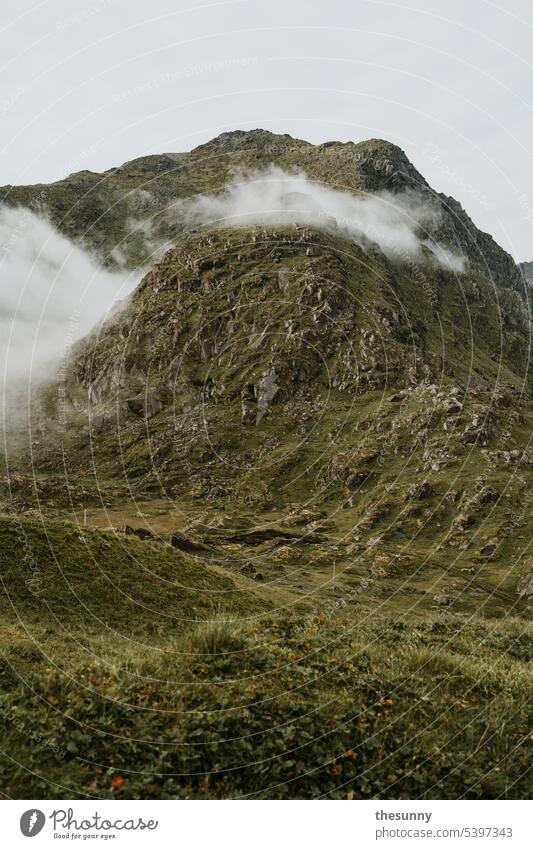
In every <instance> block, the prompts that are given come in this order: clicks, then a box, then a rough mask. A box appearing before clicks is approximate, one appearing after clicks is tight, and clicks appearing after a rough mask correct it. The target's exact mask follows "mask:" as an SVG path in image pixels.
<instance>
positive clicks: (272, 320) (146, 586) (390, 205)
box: [0, 130, 533, 799]
mask: <svg viewBox="0 0 533 849" xmlns="http://www.w3.org/2000/svg"><path fill="white" fill-rule="evenodd" d="M0 197H1V199H2V203H3V206H2V207H1V208H0V236H1V241H2V243H3V245H4V250H3V254H2V261H1V264H0V320H1V322H2V329H3V336H2V339H3V341H2V343H1V345H2V347H0V358H2V363H3V368H4V369H5V373H6V375H7V376H8V378H9V379H11V380H12V381H13V383H14V384H16V385H20V384H21V383H22V379H23V378H25V377H26V376H27V375H28V373H29V371H30V370H31V373H32V375H33V374H34V372H35V370H36V369H37V373H38V375H39V380H38V381H37V382H35V385H33V386H32V391H31V392H30V393H28V394H27V397H26V398H25V400H24V403H22V404H21V402H20V400H16V399H15V400H13V402H12V410H13V416H11V417H8V420H7V422H6V426H5V433H4V453H3V465H2V470H1V475H0V551H1V553H2V557H3V559H4V562H5V566H4V567H3V574H2V580H3V585H4V587H5V588H6V596H5V597H3V598H4V601H3V605H4V606H3V609H2V613H3V616H4V621H5V622H6V623H7V625H6V627H9V628H10V629H11V631H10V634H11V633H12V634H13V635H14V636H10V637H9V639H10V640H11V643H9V646H10V648H9V651H10V652H11V655H12V656H15V655H17V653H18V655H17V656H21V657H23V659H24V663H26V664H27V667H28V670H29V671H30V672H31V674H32V675H33V678H32V682H33V685H32V686H33V690H32V695H31V697H30V698H29V699H28V698H26V699H25V700H24V699H23V697H22V696H21V694H20V692H19V690H20V687H19V685H18V679H15V678H14V677H13V676H11V677H10V675H9V670H8V669H7V667H6V670H5V678H6V681H7V685H6V686H7V692H8V696H9V698H10V700H11V701H10V704H11V705H15V707H16V710H17V711H18V713H17V716H18V715H20V716H22V717H25V721H29V717H30V716H32V717H37V719H38V722H40V723H41V724H46V727H47V729H48V732H49V734H50V738H51V739H52V740H53V741H58V745H59V744H60V743H61V741H65V740H67V741H68V744H67V743H65V755H64V757H63V758H59V759H58V758H57V757H55V758H54V757H53V756H52V754H51V753H50V751H49V749H47V748H46V747H43V746H41V747H35V746H32V747H31V746H30V744H29V743H28V741H27V740H26V739H23V740H22V741H21V740H20V739H18V738H16V734H15V732H16V731H17V728H14V727H13V725H10V726H9V728H8V730H7V734H8V737H9V740H8V743H9V745H10V746H11V749H10V750H12V751H18V752H20V758H21V759H23V761H24V762H25V763H26V762H28V763H29V762H31V763H32V764H33V767H34V768H33V772H32V776H33V775H39V770H41V771H42V770H45V769H46V770H47V774H48V775H51V776H52V778H53V780H54V781H56V782H57V786H59V787H60V788H62V787H64V786H66V787H67V789H70V787H71V786H72V787H75V788H76V790H79V792H80V793H83V794H86V795H87V794H89V795H97V796H103V797H105V798H108V797H109V798H114V797H115V796H114V794H116V792H117V791H116V788H117V786H120V787H126V788H127V793H128V794H131V798H141V797H148V798H206V797H207V798H228V797H231V798H236V797H243V796H244V797H245V796H250V795H254V796H257V797H259V798H271V797H276V798H286V797H287V795H288V794H290V796H291V797H293V798H309V797H315V796H319V795H320V796H322V795H327V794H329V795H331V796H332V797H334V798H346V793H347V791H346V787H348V786H349V787H350V790H349V792H350V793H352V796H349V797H348V798H352V797H353V794H355V795H356V797H357V798H372V799H375V798H383V797H387V798H398V799H405V798H415V797H416V798H420V796H421V794H422V793H423V794H426V795H427V797H428V798H433V797H434V798H459V797H461V798H480V797H484V798H498V797H500V796H502V795H505V794H507V793H508V791H509V788H513V792H514V793H516V794H517V796H518V797H521V798H522V797H523V798H525V797H526V796H527V794H528V778H527V766H528V753H527V751H526V748H525V741H526V740H527V736H528V729H529V727H530V715H531V699H530V696H529V687H530V677H529V671H528V669H527V661H528V658H529V657H530V646H531V641H530V634H529V631H530V628H531V626H530V624H529V620H530V618H531V603H532V599H533V560H532V558H531V555H530V552H529V550H528V544H527V542H528V540H530V539H531V536H532V533H533V518H532V515H533V514H532V512H531V472H532V468H533V452H532V447H531V434H532V425H533V413H532V404H531V401H532V389H533V384H532V373H531V320H530V306H531V304H530V287H529V283H528V275H529V268H528V267H525V266H524V265H523V266H521V267H519V266H517V265H516V264H515V262H514V261H513V259H512V257H511V256H509V254H507V253H506V252H505V251H504V250H503V249H502V248H501V247H500V246H499V245H497V244H496V243H495V242H494V240H493V239H492V237H491V236H490V235H488V234H486V233H483V232H481V231H479V230H478V229H477V228H476V226H475V224H474V223H473V222H472V221H471V220H470V218H469V217H468V215H467V214H466V213H465V211H464V210H463V209H462V208H461V206H460V204H459V203H458V202H457V201H455V200H454V199H453V198H451V197H447V196H444V195H442V194H439V193H436V192H434V191H433V190H432V188H431V187H430V186H429V185H428V183H427V182H426V180H425V179H424V177H423V176H422V175H421V174H420V173H419V172H418V171H417V169H416V168H415V167H414V166H413V165H412V164H411V163H410V162H409V161H408V159H407V157H406V156H405V154H404V153H403V152H402V151H401V150H400V148H398V147H397V146H395V145H392V144H390V143H389V142H386V141H382V140H369V141H366V142H361V143H359V144H352V143H347V144H341V143H338V142H330V143H326V144H322V145H312V144H309V143H308V142H305V141H302V140H298V139H293V138H291V137H290V136H286V135H281V136H276V135H273V134H271V133H267V132H265V131H263V130H254V131H251V132H244V131H243V132H241V131H237V132H232V133H224V134H222V135H221V136H218V137H217V138H215V139H213V140H212V141H211V142H209V143H208V144H205V145H202V146H200V147H198V148H196V149H195V150H193V151H191V152H190V153H183V154H161V155H154V156H146V157H142V158H139V159H136V160H133V161H132V162H128V163H125V164H124V165H121V166H119V167H116V168H112V169H110V170H109V171H106V172H105V173H102V174H95V173H92V172H87V171H84V172H79V173H76V174H72V175H70V176H69V177H67V178H65V179H64V180H61V181H59V182H57V183H54V184H52V185H49V186H19V187H14V186H8V187H4V188H3V189H2V190H1V191H0ZM58 358H59V359H60V365H59V367H57V366H55V365H54V362H56V363H57V361H58ZM41 366H42V368H41ZM32 383H33V381H32ZM15 414H16V415H15ZM21 618H22V621H24V623H25V628H26V631H27V632H29V633H30V634H31V635H35V639H36V640H37V641H38V644H39V645H42V646H44V647H45V650H46V654H45V650H44V649H43V655H42V656H41V655H38V656H35V653H34V654H31V652H30V651H29V649H28V648H27V647H25V645H24V646H23V647H22V648H21V645H19V642H20V641H22V640H23V639H26V637H27V633H26V637H24V635H23V634H22V632H20V633H19V630H18V629H20V619H21ZM24 652H25V653H24ZM1 671H2V670H0V672H1ZM79 682H82V683H81V685H80V686H79ZM206 684H207V685H208V686H205V685H206ZM89 689H90V692H91V695H90V698H86V696H85V693H86V691H88V690H89ZM56 708H57V710H56ZM132 708H134V709H132ZM45 714H46V715H45ZM87 726H89V727H90V728H91V733H90V734H86V733H85V731H83V730H82V731H80V728H81V729H84V728H86V727H87ZM117 729H120V735H117V733H116V731H117ZM154 740H155V741H157V742H156V744H153V741H154ZM250 740H251V741H252V742H250ZM147 741H148V742H147ZM480 741H483V745H480ZM54 745H56V743H55V742H54ZM332 752H333V754H332ZM95 763H96V764H100V765H101V764H104V765H105V766H97V767H95V766H94V764H95ZM109 764H119V768H120V770H121V777H122V772H124V774H125V775H127V778H122V783H120V782H119V784H118V785H117V783H116V782H115V784H114V785H113V783H112V782H113V781H114V780H115V779H112V780H111V785H110V767H109V766H108V765H109ZM258 764H261V769H260V770H259V771H258V768H257V765H258ZM6 772H8V774H9V777H8V780H7V785H6V787H7V789H6V792H9V793H10V794H11V795H14V796H16V794H17V792H18V790H17V788H18V781H19V777H18V774H17V773H16V771H15V770H13V769H12V768H11V767H10V768H9V770H7V768H6ZM25 780H26V781H29V782H30V784H31V788H32V791H33V796H34V797H36V798H38V797H39V793H40V792H41V793H42V792H45V791H44V790H43V789H42V788H41V787H40V785H39V783H38V780H37V779H35V780H34V778H33V777H31V778H30V779H25ZM124 782H127V783H124ZM428 787H430V790H429V791H428V790H427V788H428ZM287 788H289V789H287ZM59 792H63V791H62V790H61V789H60V791H59ZM65 792H67V791H65Z"/></svg>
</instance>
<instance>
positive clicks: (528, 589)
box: [516, 572, 533, 598]
mask: <svg viewBox="0 0 533 849" xmlns="http://www.w3.org/2000/svg"><path fill="white" fill-rule="evenodd" d="M516 591H517V593H518V595H519V596H521V597H522V598H531V597H532V596H533V572H530V573H529V574H527V575H522V577H521V578H520V580H519V581H518V583H517V585H516Z"/></svg>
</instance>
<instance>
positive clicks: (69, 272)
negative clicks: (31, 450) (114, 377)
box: [0, 206, 139, 407]
mask: <svg viewBox="0 0 533 849" xmlns="http://www.w3.org/2000/svg"><path fill="white" fill-rule="evenodd" d="M138 280H139V274H138V273H136V274H135V275H131V274H130V275H128V274H126V273H123V272H111V271H107V270H106V269H104V268H102V267H101V265H99V264H98V263H97V261H96V260H94V259H93V258H92V257H91V256H90V255H89V254H88V253H87V252H86V251H84V250H82V249H81V248H80V247H78V246H77V245H75V244H74V243H73V242H71V241H70V240H69V239H67V238H65V236H62V235H61V234H60V233H58V231H57V230H56V229H55V228H54V227H53V226H52V225H51V224H50V223H49V222H48V221H46V220H45V219H43V218H41V217H39V216H37V215H36V214H35V213H33V212H30V211H29V210H27V209H23V208H16V209H11V208H8V207H5V206H4V207H0V388H1V390H2V391H1V396H0V398H1V404H0V405H1V406H2V407H3V406H4V401H5V398H6V396H7V397H9V396H10V395H11V393H12V392H13V391H24V390H27V389H28V386H29V383H30V381H31V384H32V385H35V384H36V383H38V382H41V381H43V380H46V379H50V378H51V377H52V376H53V374H54V370H55V368H56V367H57V364H58V362H59V361H60V358H61V356H62V355H63V354H64V353H65V351H66V350H68V348H69V346H70V345H71V344H72V343H74V342H76V341H77V340H78V339H80V338H81V337H82V336H84V335H85V334H86V333H88V332H89V330H91V329H92V328H93V327H94V326H95V325H96V324H97V323H98V322H99V321H101V320H102V319H104V318H105V317H106V316H107V315H108V314H109V312H110V311H111V310H112V309H113V307H114V305H115V304H116V302H117V300H120V299H123V298H125V297H127V296H128V295H129V293H130V292H131V291H132V290H133V289H134V287H135V286H136V285H137V283H138Z"/></svg>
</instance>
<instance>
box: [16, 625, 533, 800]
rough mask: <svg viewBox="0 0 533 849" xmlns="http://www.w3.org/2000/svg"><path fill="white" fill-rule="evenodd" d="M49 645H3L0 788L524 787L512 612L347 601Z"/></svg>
mask: <svg viewBox="0 0 533 849" xmlns="http://www.w3.org/2000/svg"><path fill="white" fill-rule="evenodd" d="M331 612H333V611H331ZM50 639H51V638H45V637H43V639H42V640H41V642H40V645H39V648H38V649H37V648H35V647H33V646H32V645H31V643H29V642H28V641H25V640H23V639H21V638H20V637H18V638H14V637H11V638H9V637H6V638H4V641H3V642H4V647H5V650H6V651H7V655H8V660H7V662H4V666H3V677H4V682H5V679H6V678H7V679H8V681H9V684H8V687H7V689H6V690H4V695H3V696H2V698H1V707H2V712H1V716H2V721H3V723H4V726H5V730H4V732H3V748H4V750H5V751H6V752H8V753H9V755H10V758H12V759H13V760H11V759H10V758H0V776H1V777H2V789H3V792H5V793H7V794H8V795H11V796H15V797H18V796H24V795H26V796H28V795H29V796H32V797H35V798H40V797H44V798H46V797H49V796H53V797H64V798H68V797H72V796H97V797H104V798H113V797H117V798H119V797H120V798H206V797H207V798H228V797H229V798H240V797H243V796H244V797H253V798H257V797H259V798H264V797H269V798H310V797H316V796H328V797H332V798H341V799H346V798H348V799H349V798H400V799H401V798H419V797H421V798H500V797H503V798H525V797H527V796H528V795H530V793H531V789H532V788H531V781H530V775H529V773H528V767H529V764H530V741H529V737H528V732H529V728H530V724H529V723H530V720H531V700H530V688H531V680H530V677H528V674H527V671H526V669H527V667H526V666H525V663H524V662H525V661H526V660H527V657H528V651H530V647H531V634H530V629H529V628H527V629H526V628H525V627H524V624H523V622H516V621H513V620H509V621H507V622H505V623H482V622H468V621H462V620H459V621H457V620H453V621H445V620H442V619H440V620H439V619H433V620H431V619H429V620H427V621H425V622H424V623H421V624H419V625H418V626H417V627H413V626H407V625H405V624H404V623H402V621H401V619H398V618H397V617H396V618H394V619H387V618H383V617H380V616H376V614H375V613H373V612H371V611H365V610H364V609H363V608H361V609H359V610H358V611H357V615H356V617H354V616H353V614H351V615H349V616H348V617H344V616H342V615H341V616H340V617H339V615H338V614H335V615H334V618H333V619H332V620H329V619H328V617H327V616H326V615H324V614H319V615H315V617H314V618H313V619H311V620H301V619H299V620H298V619H295V618H294V617H293V618H291V619H290V620H286V619H281V620H280V619H277V620H272V621H271V622H270V623H269V624H266V623H265V622H263V623H262V624H261V626H255V627H249V628H247V629H243V628H242V627H240V626H230V627H225V628H222V629H220V628H218V629H217V630H216V632H215V633H213V626H203V627H202V626H200V628H199V630H198V631H197V632H196V633H194V634H193V635H192V636H189V637H188V638H186V639H182V640H181V641H180V640H172V641H169V640H162V641H161V642H160V644H159V646H158V648H157V650H156V649H155V648H152V649H151V650H149V651H147V650H144V649H142V648H141V647H138V646H134V647H130V648H129V649H128V650H126V651H121V652H119V651H116V647H115V653H114V655H113V651H112V649H111V647H110V646H109V644H106V646H105V649H104V650H103V651H102V653H101V654H102V658H103V659H98V660H96V659H95V660H90V659H86V660H83V659H82V658H79V657H78V658H71V657H66V654H67V653H66V651H65V652H64V655H63V657H61V654H60V653H58V652H56V655H55V660H56V663H55V665H52V664H51V663H50V660H49V658H48V657H47V653H48V651H49V642H50ZM206 650H207V651H208V654H206V653H205V652H206ZM65 657H66V659H65ZM8 664H12V665H13V666H14V668H16V670H17V672H18V675H19V676H20V679H17V678H15V677H14V676H12V675H11V671H10V667H9V665H8ZM31 734H36V735H42V739H40V740H39V744H37V743H36V742H35V740H34V739H32V737H31ZM54 747H56V748H55V749H54ZM17 762H18V764H20V765H17Z"/></svg>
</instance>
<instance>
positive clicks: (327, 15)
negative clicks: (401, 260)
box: [0, 0, 533, 260]
mask: <svg viewBox="0 0 533 849" xmlns="http://www.w3.org/2000/svg"><path fill="white" fill-rule="evenodd" d="M532 41H533V6H531V5H530V3H528V2H527V0H505V5H504V4H503V2H500V3H498V2H488V0H469V2H466V0H461V1H460V2H459V0H406V2H400V0H321V1H320V2H318V0H268V2H265V1H264V0H263V2H261V0H229V2H203V0H199V2H193V0H149V1H148V2H138V0H2V4H1V12H0V68H1V72H0V116H1V126H2V133H1V136H0V184H6V183H12V184H16V183H31V182H39V181H42V182H47V181H51V180H54V179H58V178H60V177H62V176H64V175H66V174H67V173H69V172H72V171H75V170H80V169H83V168H88V169H91V170H95V171H98V170H104V169H106V168H109V167H111V166H113V165H118V164H120V163H121V162H124V161H125V160H128V159H132V158H134V157H136V156H140V155H142V154H145V153H155V152H162V151H180V150H189V149H191V148H192V147H195V146H196V145H197V144H200V143H202V142H204V141H207V140H208V139H209V138H211V137H213V136H215V135H217V134H218V133H220V132H222V131H224V130H229V129H249V128H253V127H263V128H265V129H269V130H272V131H273V132H280V133H284V132H287V133H290V134H291V135H294V136H298V137H300V138H305V139H308V140H309V141H313V142H320V141H326V140H329V139H338V140H341V141H347V140H353V141H359V140H361V139H365V138H370V137H382V138H387V139H390V140H391V141H394V142H396V143H397V144H399V145H400V146H401V147H402V148H403V149H404V150H405V151H406V153H407V155H408V156H409V158H410V159H411V160H412V161H413V162H414V164H415V165H416V166H417V167H418V169H419V170H420V171H421V172H422V173H423V174H424V176H425V177H426V178H427V179H428V180H429V182H430V183H431V184H432V185H433V186H434V187H435V188H436V189H438V190H440V191H444V192H446V193H447V194H451V195H454V196H455V197H456V198H457V199H458V200H460V201H461V203H462V204H463V206H464V207H465V208H466V210H467V211H468V212H469V214H470V215H471V216H472V218H473V219H474V220H475V222H476V223H477V224H478V226H480V227H481V228H482V229H484V230H487V231H489V232H491V233H492V234H493V235H494V237H495V238H496V239H497V241H499V242H500V244H502V245H503V246H504V247H505V248H506V249H507V250H509V251H510V253H512V254H513V255H514V256H515V258H516V259H519V260H523V259H533V180H532V177H531V174H532V152H531V139H532V137H533V134H532V109H533V84H532V83H533V72H532V65H533V56H532V53H531V44H532Z"/></svg>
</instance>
